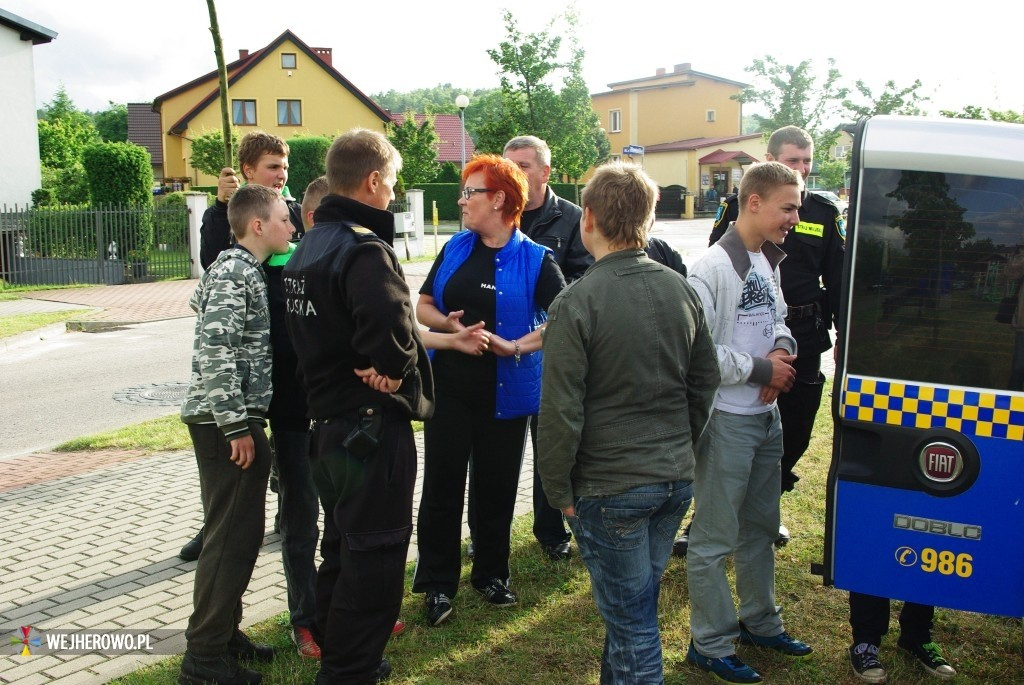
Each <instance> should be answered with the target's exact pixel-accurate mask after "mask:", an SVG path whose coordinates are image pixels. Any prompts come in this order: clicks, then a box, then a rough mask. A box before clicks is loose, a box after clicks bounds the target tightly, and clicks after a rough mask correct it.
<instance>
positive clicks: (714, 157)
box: [698, 150, 757, 164]
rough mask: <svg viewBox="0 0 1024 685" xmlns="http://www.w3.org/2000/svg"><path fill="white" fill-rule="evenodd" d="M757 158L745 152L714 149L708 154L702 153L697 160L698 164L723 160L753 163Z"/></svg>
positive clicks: (722, 161) (721, 162) (721, 161)
mask: <svg viewBox="0 0 1024 685" xmlns="http://www.w3.org/2000/svg"><path fill="white" fill-rule="evenodd" d="M756 161H757V158H755V157H753V156H751V155H748V154H747V153H746V152H740V151H733V152H726V151H725V150H715V151H714V152H712V153H711V154H709V155H704V156H703V157H701V158H700V159H699V160H698V162H699V163H700V164H724V163H725V162H736V163H737V164H753V163H754V162H756Z"/></svg>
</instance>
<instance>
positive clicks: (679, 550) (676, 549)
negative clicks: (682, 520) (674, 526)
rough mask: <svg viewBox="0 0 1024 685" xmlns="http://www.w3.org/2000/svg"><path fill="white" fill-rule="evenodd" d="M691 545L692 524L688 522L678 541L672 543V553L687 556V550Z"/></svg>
mask: <svg viewBox="0 0 1024 685" xmlns="http://www.w3.org/2000/svg"><path fill="white" fill-rule="evenodd" d="M689 547H690V524H689V523H687V524H686V526H685V527H684V528H683V532H682V533H680V535H679V537H677V538H676V541H675V542H673V543H672V554H673V555H675V556H677V557H683V558H684V559H685V558H686V550H687V549H688V548H689Z"/></svg>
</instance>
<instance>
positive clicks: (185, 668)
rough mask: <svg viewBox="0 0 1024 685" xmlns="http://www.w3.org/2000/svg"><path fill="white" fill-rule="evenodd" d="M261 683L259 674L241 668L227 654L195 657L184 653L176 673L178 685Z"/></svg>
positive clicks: (249, 684) (253, 684)
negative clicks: (179, 668)
mask: <svg viewBox="0 0 1024 685" xmlns="http://www.w3.org/2000/svg"><path fill="white" fill-rule="evenodd" d="M262 682H263V676H262V675H261V674H259V673H257V672H256V671H250V670H249V669H247V668H242V667H241V666H239V665H238V662H237V661H235V658H234V657H233V656H231V655H229V654H222V655H220V656H195V655H194V654H192V653H191V652H185V658H184V659H182V660H181V671H180V672H179V673H178V683H179V685H207V684H208V683H212V684H213V685H258V684H259V683H262Z"/></svg>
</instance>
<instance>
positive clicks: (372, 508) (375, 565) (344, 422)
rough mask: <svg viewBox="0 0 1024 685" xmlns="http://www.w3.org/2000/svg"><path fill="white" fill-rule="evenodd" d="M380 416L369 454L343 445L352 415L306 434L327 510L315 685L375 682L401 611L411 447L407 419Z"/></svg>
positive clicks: (316, 627) (413, 452)
mask: <svg viewBox="0 0 1024 685" xmlns="http://www.w3.org/2000/svg"><path fill="white" fill-rule="evenodd" d="M382 417H383V424H382V426H381V430H380V441H379V443H378V445H377V447H376V449H374V450H373V451H372V452H370V453H369V454H360V455H358V456H357V455H356V454H353V453H352V452H350V451H349V450H348V449H346V448H345V446H344V445H343V443H344V441H345V439H346V437H348V435H349V434H350V433H351V432H352V430H353V428H355V426H356V424H357V423H358V417H357V415H356V413H355V412H353V413H352V415H351V416H346V417H341V418H336V419H327V420H322V421H315V422H314V425H313V429H312V433H311V435H310V459H311V461H312V467H313V481H314V482H315V483H316V488H317V493H318V495H319V497H320V503H321V505H322V506H323V509H324V536H323V541H322V542H321V547H320V553H321V556H322V557H323V562H322V563H321V564H320V568H319V570H318V572H317V580H316V622H315V625H314V628H313V636H314V638H316V641H317V643H318V644H319V645H320V649H321V652H322V654H323V656H322V659H321V662H320V672H319V674H318V675H317V681H316V682H317V683H318V684H320V685H326V684H330V685H357V684H362V683H372V682H374V680H375V678H376V673H377V668H378V666H379V665H380V661H381V658H382V656H383V653H384V647H385V646H386V645H387V642H388V638H389V637H390V636H391V630H392V629H393V628H394V626H395V621H396V620H397V619H398V614H399V611H400V609H401V606H402V597H403V595H404V583H405V562H406V556H407V554H408V550H409V539H410V537H411V536H412V498H413V488H414V486H415V483H416V444H415V442H414V440H413V432H412V425H411V424H410V421H409V419H408V417H406V416H404V415H403V414H402V413H401V412H395V411H383V412H382Z"/></svg>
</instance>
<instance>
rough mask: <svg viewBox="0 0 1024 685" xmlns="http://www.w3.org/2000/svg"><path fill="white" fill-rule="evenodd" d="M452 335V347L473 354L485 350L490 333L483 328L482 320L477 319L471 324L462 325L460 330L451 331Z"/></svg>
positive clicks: (478, 354) (488, 343) (478, 353)
mask: <svg viewBox="0 0 1024 685" xmlns="http://www.w3.org/2000/svg"><path fill="white" fill-rule="evenodd" d="M459 325H461V324H459ZM452 336H453V337H452V349H455V350H458V351H459V352H462V353H463V354H472V355H475V356H480V355H482V354H483V353H484V352H486V351H487V347H488V345H490V342H491V334H490V332H489V331H485V330H484V322H483V321H478V322H477V323H475V324H473V325H472V326H463V327H462V329H461V330H459V331H456V332H455V333H452Z"/></svg>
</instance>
